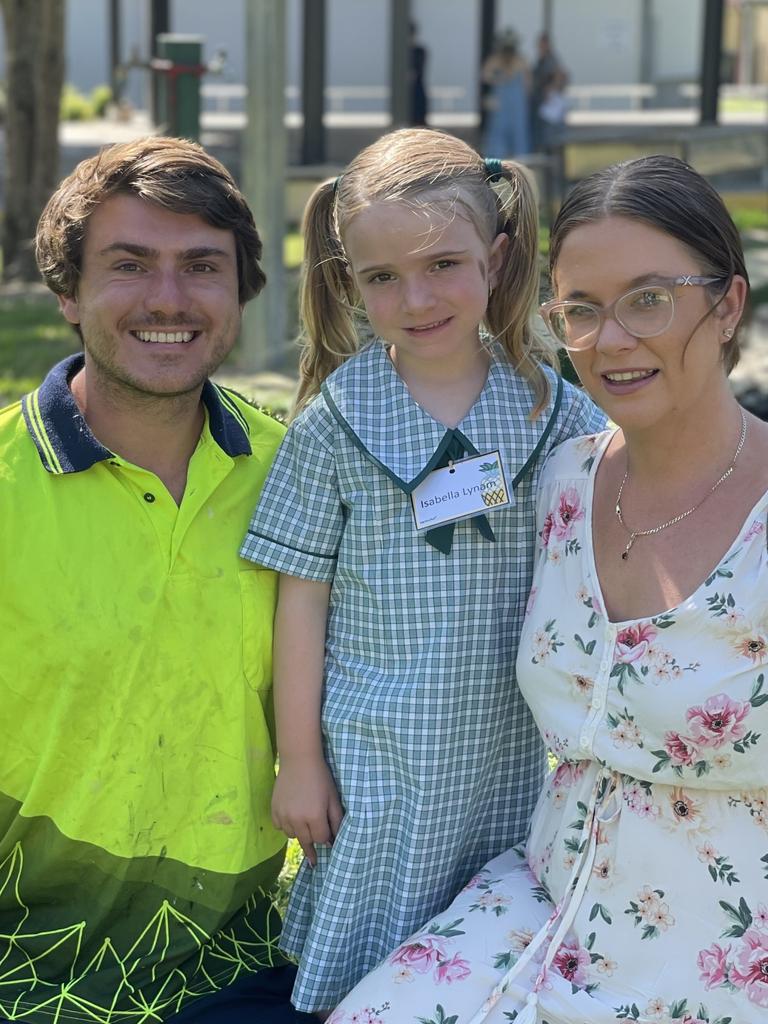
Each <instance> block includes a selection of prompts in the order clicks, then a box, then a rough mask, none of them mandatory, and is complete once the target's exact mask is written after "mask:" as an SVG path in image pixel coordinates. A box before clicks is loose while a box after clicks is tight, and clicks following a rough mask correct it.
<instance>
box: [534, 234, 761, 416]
mask: <svg viewBox="0 0 768 1024" xmlns="http://www.w3.org/2000/svg"><path fill="white" fill-rule="evenodd" d="M683 275H692V276H709V275H708V274H707V271H706V270H705V269H703V268H702V267H701V266H700V265H699V264H698V263H697V261H696V259H695V257H694V256H693V254H692V253H691V252H690V250H689V249H688V248H686V246H684V245H683V244H682V243H681V242H679V241H678V240H677V239H676V238H673V237H672V236H671V235H668V234H666V233H665V232H663V231H660V230H659V229H658V228H655V227H651V226H650V225H649V224H645V223H644V222H642V221H639V220H633V219H630V218H627V217H618V216H615V217H606V218H605V219H604V220H601V221H595V222H592V223H588V224H583V225H581V226H580V227H576V228H574V229H573V230H572V231H571V232H570V234H568V235H567V236H566V238H565V240H564V241H563V244H562V248H561V250H560V255H559V257H558V261H557V265H556V267H555V273H554V280H553V285H554V288H555V294H556V297H557V298H558V299H561V300H565V299H577V300H583V301H584V302H589V303H591V304H593V305H595V306H599V307H607V306H610V305H611V303H613V302H614V301H615V300H616V299H617V298H619V297H620V296H622V295H624V294H625V293H626V292H628V291H630V290H631V289H633V288H638V287H641V286H642V285H645V284H648V285H651V284H663V283H666V281H669V280H670V279H674V278H677V277H681V276H683ZM671 291H672V295H673V298H674V318H673V320H672V323H671V324H670V325H669V327H668V328H667V329H666V330H665V331H664V332H663V333H662V334H660V335H658V336H657V337H654V338H636V337H633V335H631V334H629V333H628V332H627V331H626V330H625V329H624V328H623V327H622V326H621V325H620V324H619V323H618V322H617V321H616V320H615V319H613V317H611V316H606V317H605V318H604V319H603V322H602V324H601V327H600V330H599V332H598V334H597V340H596V342H595V344H594V345H593V346H592V347H591V348H589V349H586V350H583V351H579V352H569V356H570V358H571V360H572V362H573V365H574V367H575V369H576V372H577V373H578V375H579V377H580V378H581V381H582V383H583V385H584V387H585V388H586V389H587V391H588V392H589V393H590V395H591V396H592V398H593V399H594V400H595V402H597V403H598V405H600V406H601V407H602V408H603V409H604V410H605V411H606V413H607V414H608V416H609V417H610V419H612V420H613V421H614V422H615V423H618V424H619V426H621V427H623V428H625V429H626V428H629V429H633V428H634V429H644V428H647V427H651V426H654V425H657V424H661V423H664V422H665V421H666V422H670V423H671V422H673V421H674V419H675V417H676V416H677V414H679V413H681V412H686V411H689V412H691V413H693V412H694V411H696V412H697V413H704V414H705V413H706V409H707V408H708V406H709V405H710V403H711V402H712V401H713V400H714V399H715V398H716V397H717V396H718V395H719V394H720V393H722V390H723V388H724V387H725V386H726V378H725V372H724V370H723V365H722V362H721V346H722V345H723V344H724V342H725V341H726V338H725V336H724V334H723V330H724V328H727V327H735V326H736V324H737V322H738V319H739V316H740V315H741V310H742V308H743V304H744V299H745V293H746V284H745V282H744V279H743V278H740V277H737V278H735V279H734V282H733V284H732V285H731V288H730V289H729V291H728V293H727V295H726V296H725V298H724V299H723V301H722V302H721V303H720V304H719V305H718V306H717V308H716V309H714V310H712V311H711V312H710V310H711V308H712V305H713V303H714V301H715V300H714V299H713V297H712V294H711V293H710V292H709V291H708V290H707V289H706V288H704V287H702V286H688V285H678V286H676V287H672V288H671ZM669 417H671V419H668V418H669Z"/></svg>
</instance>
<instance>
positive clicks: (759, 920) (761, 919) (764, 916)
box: [753, 903, 768, 931]
mask: <svg viewBox="0 0 768 1024" xmlns="http://www.w3.org/2000/svg"><path fill="white" fill-rule="evenodd" d="M753 917H754V922H755V927H757V928H760V929H761V930H762V931H768V907H766V905H765V904H764V903H760V904H758V907H757V910H756V911H755V913H754V915H753Z"/></svg>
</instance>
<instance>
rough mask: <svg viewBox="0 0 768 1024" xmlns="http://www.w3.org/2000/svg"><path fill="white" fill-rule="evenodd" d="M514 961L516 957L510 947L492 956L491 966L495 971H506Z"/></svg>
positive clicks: (515, 961)
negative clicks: (504, 951)
mask: <svg viewBox="0 0 768 1024" xmlns="http://www.w3.org/2000/svg"><path fill="white" fill-rule="evenodd" d="M515 963H517V957H516V956H515V954H514V953H513V952H512V950H511V949H508V950H507V951H506V953H497V954H496V955H495V956H494V958H493V966H494V967H495V968H496V970H497V971H508V970H509V968H510V967H512V965H513V964H515Z"/></svg>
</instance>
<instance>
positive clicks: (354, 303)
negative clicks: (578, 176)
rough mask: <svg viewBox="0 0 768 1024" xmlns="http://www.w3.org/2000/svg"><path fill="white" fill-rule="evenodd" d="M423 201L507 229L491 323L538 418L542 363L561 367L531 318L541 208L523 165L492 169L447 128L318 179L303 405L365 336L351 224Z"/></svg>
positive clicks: (311, 220) (402, 135)
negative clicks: (398, 204) (375, 206)
mask: <svg viewBox="0 0 768 1024" xmlns="http://www.w3.org/2000/svg"><path fill="white" fill-rule="evenodd" d="M383 200H386V201H390V202H391V201H398V200H403V201H406V202H409V201H418V202H419V203H420V204H424V203H426V204H427V205H429V204H432V203H433V204H434V205H435V206H436V207H437V206H440V207H443V206H444V205H446V204H448V205H450V206H451V208H453V209H455V208H456V207H460V208H461V212H462V214H463V215H464V216H467V217H468V218H469V219H470V220H471V222H472V223H473V224H474V226H475V228H476V229H477V232H478V234H479V235H480V237H481V238H482V239H483V240H484V241H485V242H486V243H487V244H488V245H490V244H491V242H492V241H493V240H494V238H495V237H496V236H497V235H498V234H499V233H501V232H504V233H505V234H507V235H508V236H509V245H508V246H507V248H506V251H505V253H504V258H503V263H502V266H501V267H500V270H499V276H498V280H497V282H496V287H495V289H494V291H493V294H492V295H491V297H490V299H489V302H488V309H487V311H486V316H485V327H486V328H487V330H488V332H489V333H490V334H491V335H493V336H494V337H495V339H496V340H497V341H498V342H499V343H500V344H501V346H502V347H503V349H504V350H505V352H506V353H507V355H508V357H509V359H510V361H511V363H512V365H513V366H514V367H515V369H516V370H517V372H519V373H520V374H521V375H522V376H523V377H525V378H526V379H527V380H528V381H529V382H530V383H531V386H532V388H533V391H534V395H535V403H534V407H533V409H532V416H535V415H537V414H538V413H539V412H540V411H541V409H542V408H543V407H544V406H545V405H546V403H547V401H548V399H549V392H550V389H549V381H548V378H547V376H546V374H545V373H544V371H543V369H542V364H543V363H545V364H548V365H550V366H553V367H555V368H556V367H557V366H558V361H557V355H556V352H555V350H554V348H553V347H551V346H549V344H548V343H547V342H546V341H545V340H542V339H540V338H538V337H537V336H536V335H535V334H534V333H533V330H532V328H531V316H532V313H533V309H534V307H535V304H536V301H537V298H538V292H539V254H538V241H539V239H538V208H537V204H536V197H535V195H534V192H533V189H532V187H531V184H530V182H529V180H528V177H527V174H526V172H525V171H524V169H523V168H522V167H521V166H520V165H519V164H517V163H515V162H514V161H511V160H507V161H496V162H495V166H494V170H493V172H492V173H491V174H489V169H488V166H487V165H486V162H485V161H484V160H483V158H482V157H481V156H480V155H479V154H478V153H477V152H476V151H475V150H474V149H472V148H471V146H468V145H467V144H466V143H464V142H462V141H461V140H460V139H457V138H455V137H454V136H452V135H448V134H446V133H444V132H439V131H434V130H431V129H428V128H411V129H403V130H400V131H395V132H391V133H389V134H388V135H384V136H382V138H380V139H379V140H378V141H377V142H374V143H373V145H371V146H368V147H367V148H366V149H364V150H362V152H361V153H359V154H358V155H357V156H356V157H355V159H354V160H353V161H352V162H351V163H350V164H349V166H348V167H347V169H346V170H345V171H344V173H343V175H342V176H341V177H340V178H337V179H335V180H329V181H326V182H324V183H323V184H322V185H319V186H318V187H317V188H316V189H315V191H314V192H313V194H312V196H311V197H310V200H309V203H308V204H307V208H306V210H305V213H304V222H303V233H304V265H303V273H302V284H301V299H300V306H301V322H302V333H303V351H302V357H301V364H300V379H299V390H298V396H297V400H296V411H298V410H300V409H301V408H303V407H304V406H305V405H306V404H307V402H309V401H310V400H311V399H312V398H313V397H314V396H315V395H316V394H317V393H318V391H319V389H320V385H321V384H322V382H323V380H325V378H326V377H327V376H328V375H329V374H330V373H332V372H333V371H334V370H335V369H336V368H337V367H339V366H341V364H342V363H343V362H344V361H345V360H347V359H349V357H350V356H352V355H354V354H355V353H356V352H357V351H358V349H359V347H360V344H361V341H360V339H361V336H363V337H364V336H365V331H364V330H361V328H364V327H365V324H366V320H365V311H364V309H363V308H362V304H361V301H360V296H359V295H358V293H357V289H356V287H355V283H354V280H353V278H352V277H351V275H350V274H349V273H348V270H347V259H346V255H345V252H344V231H345V229H346V227H347V226H348V224H349V223H350V221H351V220H352V219H353V218H354V217H355V215H356V214H357V213H359V212H360V211H361V210H363V209H365V208H366V207H367V206H369V205H370V204H372V203H374V202H380V201H383Z"/></svg>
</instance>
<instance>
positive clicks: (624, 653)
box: [615, 623, 656, 665]
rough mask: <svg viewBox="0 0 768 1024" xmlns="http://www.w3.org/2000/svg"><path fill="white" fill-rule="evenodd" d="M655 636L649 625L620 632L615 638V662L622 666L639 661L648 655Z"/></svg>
mask: <svg viewBox="0 0 768 1024" xmlns="http://www.w3.org/2000/svg"><path fill="white" fill-rule="evenodd" d="M655 636H656V629H655V628H654V627H653V626H652V625H650V623H646V624H645V625H640V626H628V627H627V628H626V629H622V630H620V631H619V633H618V635H617V637H616V654H615V657H616V661H617V662H619V663H620V664H623V665H631V664H632V663H633V662H635V661H639V660H640V658H643V657H645V655H646V654H647V653H648V648H649V647H650V646H651V641H652V640H653V639H654V637H655Z"/></svg>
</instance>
